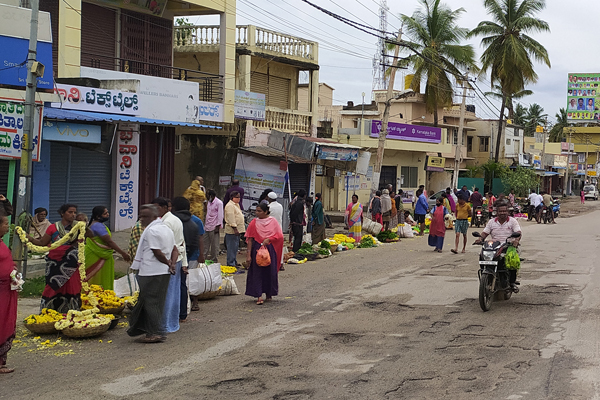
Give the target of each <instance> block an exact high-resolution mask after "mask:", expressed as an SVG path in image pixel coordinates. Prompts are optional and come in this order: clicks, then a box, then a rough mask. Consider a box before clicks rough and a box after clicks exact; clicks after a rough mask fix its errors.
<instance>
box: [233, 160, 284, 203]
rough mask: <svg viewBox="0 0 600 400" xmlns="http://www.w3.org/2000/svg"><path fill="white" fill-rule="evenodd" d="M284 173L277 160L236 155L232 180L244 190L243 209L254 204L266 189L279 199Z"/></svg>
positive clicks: (281, 194) (282, 187)
mask: <svg viewBox="0 0 600 400" xmlns="http://www.w3.org/2000/svg"><path fill="white" fill-rule="evenodd" d="M285 173H286V171H282V170H281V169H280V168H279V160H273V161H270V160H268V159H263V158H259V157H253V156H250V155H246V154H238V155H237V162H236V164H235V175H234V179H238V180H239V181H240V186H241V187H243V188H244V200H243V201H244V203H243V204H244V209H245V210H248V209H249V208H250V206H251V205H252V203H256V202H257V201H258V198H259V196H260V194H261V193H262V192H263V190H265V189H266V188H271V189H273V191H274V192H275V193H277V195H278V196H279V197H283V189H284V182H285Z"/></svg>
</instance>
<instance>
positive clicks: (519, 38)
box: [468, 0, 550, 162]
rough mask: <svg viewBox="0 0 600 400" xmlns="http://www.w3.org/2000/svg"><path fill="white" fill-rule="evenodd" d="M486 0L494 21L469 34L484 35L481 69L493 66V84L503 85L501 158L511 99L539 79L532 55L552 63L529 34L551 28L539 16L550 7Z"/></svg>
mask: <svg viewBox="0 0 600 400" xmlns="http://www.w3.org/2000/svg"><path fill="white" fill-rule="evenodd" d="M483 4H484V6H485V8H486V10H487V13H488V15H489V16H490V17H491V18H492V21H482V22H480V23H479V25H477V27H476V28H475V29H473V30H472V31H471V32H470V33H469V35H468V37H470V38H471V37H475V36H483V39H481V44H482V45H483V46H484V47H485V50H484V52H483V53H482V55H481V64H482V66H481V70H482V71H483V72H486V71H488V70H489V71H490V75H491V83H492V85H494V84H498V85H499V86H500V87H501V88H502V103H501V104H502V105H501V106H500V115H499V124H498V135H497V136H496V154H495V156H494V161H496V162H497V161H498V158H499V156H500V143H501V140H502V128H503V125H504V124H503V119H504V109H505V108H506V105H507V101H508V99H509V98H511V96H514V95H515V93H519V92H520V91H522V90H523V89H524V88H525V85H527V84H529V83H535V82H537V79H538V75H537V73H536V72H535V69H534V68H533V61H532V59H533V60H535V61H538V62H541V63H544V64H546V65H548V67H550V58H549V57H548V52H547V51H546V49H545V48H544V46H542V45H541V44H540V43H538V42H537V41H536V40H534V39H533V38H532V37H531V36H529V34H530V33H537V32H549V31H550V27H549V25H548V23H547V22H545V21H542V20H540V19H537V18H536V14H537V13H539V12H540V11H542V10H543V9H544V8H545V7H546V2H545V0H484V2H483Z"/></svg>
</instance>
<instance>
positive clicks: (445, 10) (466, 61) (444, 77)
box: [400, 0, 479, 126]
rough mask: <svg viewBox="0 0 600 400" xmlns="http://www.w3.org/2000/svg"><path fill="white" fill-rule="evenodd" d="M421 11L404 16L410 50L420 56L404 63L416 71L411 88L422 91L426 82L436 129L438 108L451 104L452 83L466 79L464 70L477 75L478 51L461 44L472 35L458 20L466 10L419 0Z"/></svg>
mask: <svg viewBox="0 0 600 400" xmlns="http://www.w3.org/2000/svg"><path fill="white" fill-rule="evenodd" d="M419 3H421V5H422V8H421V9H418V10H416V11H415V12H414V13H413V15H412V16H410V17H409V16H408V15H403V14H402V15H401V16H400V18H401V19H402V22H403V24H404V32H405V34H406V35H407V36H408V39H409V40H408V41H407V42H408V43H407V44H409V46H410V47H412V48H414V49H415V50H417V51H418V52H419V53H420V54H421V55H422V56H421V55H415V54H413V55H411V56H409V57H407V58H406V59H405V60H404V65H409V66H411V67H412V69H413V71H414V78H413V81H412V84H411V89H413V90H414V91H415V92H418V91H419V90H420V85H421V81H423V80H425V105H426V108H427V111H428V112H430V113H433V117H434V126H437V125H438V108H439V107H446V106H450V105H452V100H453V96H454V88H453V83H454V82H459V81H460V78H457V77H461V76H463V74H462V72H461V70H467V69H469V70H471V71H473V72H478V71H479V69H478V67H477V65H476V64H475V50H474V49H473V46H471V45H469V44H461V43H462V42H463V41H464V40H465V39H466V37H467V34H468V33H469V31H468V29H466V28H461V27H459V26H458V25H457V23H456V21H457V20H458V18H459V17H460V15H461V14H462V13H463V12H464V11H465V10H464V9H463V8H459V9H457V10H451V9H450V8H449V7H448V6H447V5H445V4H440V0H419Z"/></svg>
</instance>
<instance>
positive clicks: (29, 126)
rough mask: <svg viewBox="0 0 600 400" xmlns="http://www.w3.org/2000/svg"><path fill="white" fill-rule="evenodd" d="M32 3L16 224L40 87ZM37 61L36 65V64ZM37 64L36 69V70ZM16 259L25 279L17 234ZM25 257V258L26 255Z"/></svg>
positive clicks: (35, 1)
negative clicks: (38, 85) (36, 93)
mask: <svg viewBox="0 0 600 400" xmlns="http://www.w3.org/2000/svg"><path fill="white" fill-rule="evenodd" d="M30 5H31V25H30V29H29V51H28V53H27V88H26V89H25V115H24V120H23V138H22V143H23V144H22V148H21V164H20V171H19V187H18V190H17V193H18V195H17V203H16V207H15V210H16V212H15V213H14V223H15V225H16V224H18V223H19V217H20V216H21V215H22V214H23V213H27V211H28V210H29V199H30V197H31V170H32V165H31V152H32V150H33V146H32V144H33V135H34V130H35V117H36V114H37V113H36V110H35V92H36V89H37V67H36V66H37V61H36V60H37V34H38V15H39V0H30ZM34 64H36V66H34ZM34 67H35V70H34ZM12 254H13V260H15V261H16V262H17V264H18V265H19V266H21V262H22V261H23V260H25V266H24V267H23V268H22V273H23V278H25V276H26V272H27V271H26V269H27V268H26V265H27V251H26V249H25V248H23V244H22V243H21V240H20V239H19V236H18V235H14V237H13V248H12ZM23 256H25V257H23Z"/></svg>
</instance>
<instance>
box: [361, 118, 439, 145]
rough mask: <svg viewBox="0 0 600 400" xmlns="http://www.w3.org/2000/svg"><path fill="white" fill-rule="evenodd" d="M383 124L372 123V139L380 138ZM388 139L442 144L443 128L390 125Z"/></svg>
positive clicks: (393, 123) (392, 123)
mask: <svg viewBox="0 0 600 400" xmlns="http://www.w3.org/2000/svg"><path fill="white" fill-rule="evenodd" d="M381 126H382V122H381V121H377V120H373V121H372V123H371V137H372V138H377V137H379V132H381ZM386 138H387V139H394V140H408V141H411V142H424V143H441V142H442V128H436V127H433V126H422V125H409V124H400V123H397V122H390V123H388V133H387V136H386Z"/></svg>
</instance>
